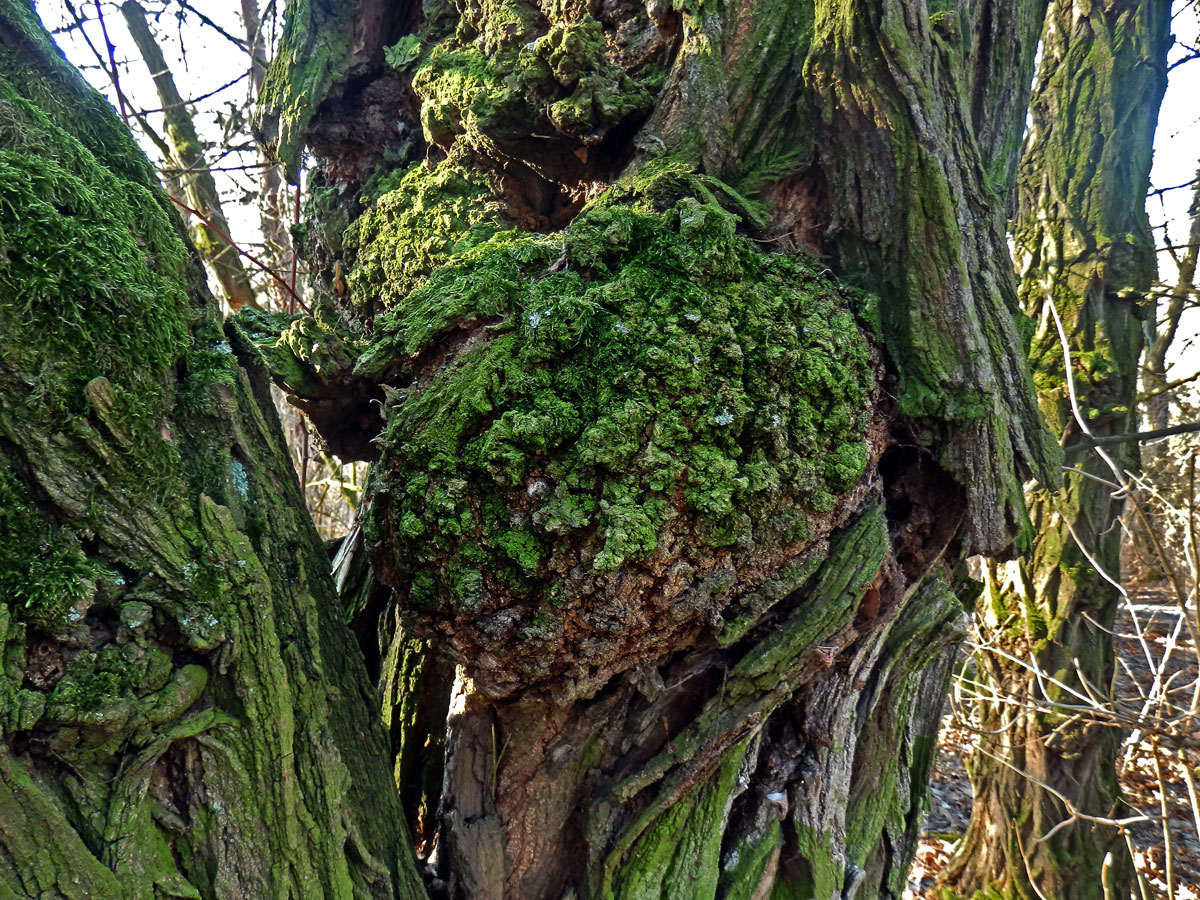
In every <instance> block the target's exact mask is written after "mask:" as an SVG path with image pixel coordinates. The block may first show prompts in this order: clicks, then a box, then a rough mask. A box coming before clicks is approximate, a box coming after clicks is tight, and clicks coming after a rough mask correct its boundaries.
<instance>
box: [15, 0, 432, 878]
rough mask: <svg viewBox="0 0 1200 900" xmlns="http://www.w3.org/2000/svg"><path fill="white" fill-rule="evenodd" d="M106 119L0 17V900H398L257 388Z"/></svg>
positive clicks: (392, 820) (386, 802) (368, 722)
mask: <svg viewBox="0 0 1200 900" xmlns="http://www.w3.org/2000/svg"><path fill="white" fill-rule="evenodd" d="M204 283H205V279H204V274H203V271H202V270H201V268H200V264H199V262H198V260H197V258H196V255H195V252H194V251H193V250H192V248H191V247H190V245H188V243H187V238H186V233H185V231H184V230H183V226H182V225H181V223H180V222H179V220H178V218H177V216H176V215H175V213H174V212H173V210H172V209H171V207H170V205H169V203H168V201H167V198H166V196H165V195H164V194H163V193H162V191H161V189H160V188H159V187H158V186H157V184H156V182H155V179H154V175H153V170H152V169H151V168H150V166H149V164H148V162H147V161H146V159H145V157H144V156H143V155H142V154H141V153H140V151H139V150H138V149H137V147H136V145H135V144H134V143H133V140H132V138H131V137H130V136H129V134H128V132H127V131H126V130H125V129H124V128H123V127H122V125H121V123H120V121H119V120H118V119H117V118H116V116H115V115H114V113H113V110H112V109H111V108H110V107H109V106H108V104H107V103H105V102H104V100H103V98H101V97H100V96H99V95H98V94H96V93H95V92H94V91H93V90H92V89H91V88H89V87H88V86H87V85H86V84H85V83H84V81H83V80H82V78H80V77H79V76H78V74H77V73H76V72H74V71H73V70H72V69H71V68H70V67H69V66H68V65H67V64H66V62H65V61H64V60H63V59H62V57H61V56H60V54H59V53H58V50H57V49H56V48H55V47H54V45H53V44H52V43H51V41H50V38H49V36H48V35H46V33H45V32H44V31H43V29H42V28H41V26H40V24H39V23H38V22H37V20H36V19H35V17H34V15H33V13H32V11H31V9H30V8H29V6H28V5H27V4H26V3H24V2H21V0H4V2H0V600H2V601H3V602H2V603H0V641H2V642H3V659H4V668H3V672H2V674H0V731H2V734H3V740H2V741H0V894H2V895H3V896H5V897H19V898H26V897H28V898H34V897H36V898H84V897H86V898H91V900H102V898H114V900H115V898H120V900H132V898H146V900H150V898H158V897H179V898H216V897H222V898H233V897H247V898H249V897H253V898H266V897H279V898H285V897H290V898H333V897H337V898H347V900H348V898H363V900H366V898H375V900H384V898H389V900H390V898H397V897H413V898H415V897H420V896H423V890H422V887H421V884H420V882H419V880H418V879H417V877H416V873H415V870H414V868H413V865H412V860H411V858H410V856H409V854H408V852H407V850H406V848H405V845H406V843H407V841H408V837H407V834H406V829H405V828H404V824H403V818H402V814H401V812H400V807H399V804H398V803H397V802H396V798H395V794H394V792H393V791H392V790H391V783H390V778H389V772H388V767H387V764H386V760H385V755H384V754H385V752H386V750H385V747H386V741H385V737H384V735H383V733H382V731H381V729H380V728H379V726H378V722H377V717H376V714H375V711H374V709H373V703H372V701H371V699H370V698H369V689H368V682H367V679H366V675H365V673H364V672H363V671H362V667H361V664H360V663H359V662H357V660H356V658H355V657H356V653H355V651H354V647H353V640H352V638H351V637H350V635H349V633H348V631H347V629H346V628H345V627H344V626H343V625H342V623H341V622H340V621H339V616H338V614H337V610H336V607H335V600H334V591H333V586H332V584H331V581H330V578H329V575H328V572H327V566H326V563H325V559H324V555H323V553H322V551H321V547H320V544H319V541H318V539H317V536H316V534H315V532H314V531H313V528H312V526H311V523H310V522H309V520H308V518H307V516H306V514H305V512H304V504H303V500H302V498H301V496H300V493H299V490H298V488H297V485H296V481H295V476H294V474H293V473H292V470H291V466H290V463H289V460H288V456H287V453H286V449H285V447H284V445H283V441H282V438H281V435H280V429H279V424H278V421H277V419H276V416H275V413H274V409H273V407H272V404H271V400H270V397H269V395H268V393H267V390H266V385H265V382H264V380H263V378H262V375H261V373H260V372H258V371H256V370H254V369H253V368H246V367H244V366H243V365H242V364H241V363H240V362H239V360H238V359H237V357H236V356H235V355H234V354H233V352H232V350H231V348H230V345H229V343H228V341H227V340H226V337H225V335H224V334H223V333H222V330H221V323H220V320H219V317H218V313H217V307H216V304H215V302H214V301H213V299H212V298H211V296H210V295H209V294H208V293H207V290H206V288H205V287H204Z"/></svg>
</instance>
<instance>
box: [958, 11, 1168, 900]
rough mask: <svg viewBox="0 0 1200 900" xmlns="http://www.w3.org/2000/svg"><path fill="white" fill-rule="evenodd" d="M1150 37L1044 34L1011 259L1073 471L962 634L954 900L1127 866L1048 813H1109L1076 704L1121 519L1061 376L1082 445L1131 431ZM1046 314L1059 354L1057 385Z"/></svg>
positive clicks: (1107, 837) (1089, 684)
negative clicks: (983, 635) (968, 712)
mask: <svg viewBox="0 0 1200 900" xmlns="http://www.w3.org/2000/svg"><path fill="white" fill-rule="evenodd" d="M1169 22H1170V4H1169V3H1167V2H1165V0H1129V2H1114V3H1104V4H1099V3H1096V4H1094V3H1091V2H1080V0H1061V2H1060V0H1054V2H1052V3H1051V6H1050V11H1049V13H1048V16H1047V20H1046V28H1045V31H1044V33H1043V40H1042V61H1041V69H1040V75H1039V79H1038V84H1037V86H1036V88H1035V90H1034V96H1033V102H1032V117H1033V123H1032V128H1031V133H1030V137H1029V140H1028V144H1027V147H1026V151H1025V155H1024V160H1023V162H1022V165H1021V170H1020V175H1019V187H1018V193H1019V203H1018V214H1017V217H1016V222H1015V232H1016V246H1017V261H1018V265H1019V268H1020V272H1021V297H1022V302H1023V304H1024V307H1025V309H1026V310H1027V311H1028V312H1029V315H1030V316H1031V317H1032V318H1033V319H1034V321H1035V322H1036V323H1037V326H1036V327H1037V330H1036V334H1035V337H1034V341H1033V352H1032V359H1033V363H1034V377H1035V382H1036V384H1037V386H1038V393H1039V398H1040V402H1041V405H1042V408H1043V410H1044V411H1045V413H1046V416H1047V418H1048V419H1049V421H1050V423H1051V425H1052V426H1053V427H1054V429H1055V431H1056V433H1058V434H1060V435H1061V436H1062V440H1063V443H1064V444H1065V445H1066V446H1067V448H1068V451H1067V464H1068V465H1070V466H1074V467H1076V468H1078V469H1079V470H1080V471H1081V472H1082V473H1086V474H1081V475H1078V476H1071V477H1069V478H1068V479H1067V482H1066V485H1065V488H1064V490H1063V491H1062V492H1061V493H1059V494H1057V495H1053V496H1052V495H1049V494H1047V493H1045V492H1038V493H1036V494H1035V495H1034V497H1033V498H1032V504H1031V511H1032V520H1033V525H1034V528H1035V530H1036V537H1035V539H1034V542H1033V547H1032V552H1031V553H1030V554H1029V555H1028V556H1027V557H1024V558H1023V559H1021V560H1019V561H1017V562H1012V563H1008V564H1006V565H1005V566H996V565H993V566H992V567H991V568H990V572H989V583H988V587H987V594H986V601H985V602H984V603H983V604H982V609H981V622H983V624H984V627H985V629H986V631H987V632H989V633H990V634H991V636H992V637H993V639H994V640H995V642H996V648H997V649H998V651H999V652H998V653H994V652H989V651H984V652H981V653H980V654H978V656H977V660H976V662H977V666H978V669H977V677H978V678H979V680H980V682H981V692H982V693H983V694H985V695H987V694H990V693H991V692H992V691H995V699H994V700H993V701H985V702H984V703H983V710H984V715H983V717H982V724H981V726H980V727H981V729H982V731H981V738H980V741H981V743H980V747H979V750H978V751H977V753H976V755H975V757H974V759H973V760H972V764H971V781H972V786H973V788H974V791H975V806H974V811H973V816H972V819H971V824H970V827H969V829H968V832H967V835H966V837H965V838H964V839H963V841H962V843H961V845H960V848H959V851H958V853H957V856H956V859H955V860H954V862H953V863H952V865H951V866H949V867H948V868H947V870H946V872H945V879H946V883H947V884H949V885H951V886H952V887H954V888H955V889H956V891H957V892H958V893H960V894H963V895H971V894H973V893H974V892H976V891H985V892H988V896H992V894H993V893H995V894H996V895H999V896H1005V897H1021V898H1029V900H1035V898H1038V897H1053V898H1067V897H1070V898H1092V897H1094V898H1101V897H1124V896H1127V895H1128V893H1129V886H1130V885H1129V878H1130V877H1131V870H1130V867H1129V859H1128V853H1127V850H1126V847H1125V843H1124V840H1123V838H1122V837H1121V835H1120V834H1119V833H1118V831H1117V829H1116V828H1113V827H1108V826H1105V825H1101V824H1097V823H1095V822H1094V821H1088V820H1085V819H1078V818H1076V819H1074V820H1072V821H1070V823H1069V824H1067V825H1065V826H1063V827H1057V828H1056V827H1055V826H1058V825H1059V824H1060V823H1062V822H1064V821H1065V820H1068V819H1071V812H1070V811H1069V809H1068V805H1069V807H1070V808H1071V809H1073V810H1074V811H1077V812H1078V813H1080V814H1082V815H1084V816H1092V817H1102V818H1103V817H1110V818H1121V817H1122V816H1123V815H1124V814H1125V810H1124V809H1123V807H1122V805H1121V802H1120V792H1119V787H1118V784H1117V780H1116V771H1115V760H1116V754H1117V750H1118V747H1119V744H1120V731H1119V730H1118V729H1116V728H1113V727H1112V726H1111V725H1109V724H1105V723H1104V722H1103V721H1102V720H1103V718H1104V717H1103V714H1102V713H1101V714H1100V715H1096V716H1093V715H1089V714H1088V713H1087V711H1086V707H1087V705H1088V703H1087V701H1086V699H1081V698H1088V697H1092V698H1094V702H1095V703H1097V704H1099V705H1100V707H1103V706H1104V705H1106V704H1108V703H1109V702H1111V701H1110V686H1111V682H1112V676H1113V664H1114V663H1113V647H1112V639H1111V634H1110V630H1111V628H1112V625H1113V619H1114V616H1115V614H1116V611H1117V606H1118V603H1119V601H1120V595H1119V593H1118V591H1117V589H1116V588H1115V587H1114V586H1113V585H1112V584H1111V583H1110V582H1109V581H1108V579H1107V577H1106V576H1105V574H1103V573H1107V575H1108V576H1111V577H1118V576H1119V569H1120V561H1119V560H1120V545H1121V532H1120V528H1119V527H1118V526H1117V524H1116V520H1117V518H1118V516H1119V514H1120V512H1121V503H1120V501H1119V500H1114V499H1113V497H1112V488H1111V487H1109V486H1107V485H1108V483H1110V482H1112V480H1113V479H1114V478H1115V477H1117V476H1116V475H1114V473H1113V471H1112V469H1111V468H1110V467H1109V466H1108V465H1107V464H1106V462H1105V461H1104V459H1102V458H1101V456H1100V455H1099V454H1097V453H1096V451H1094V450H1092V449H1089V447H1088V445H1087V443H1086V441H1085V440H1083V435H1082V433H1081V428H1080V426H1079V425H1078V423H1077V422H1076V420H1075V418H1074V416H1073V414H1072V410H1071V406H1070V397H1069V391H1068V384H1067V378H1068V377H1069V378H1071V379H1072V380H1073V383H1074V388H1075V390H1076V392H1077V393H1078V402H1079V406H1080V410H1081V414H1082V415H1083V416H1084V417H1085V419H1086V422H1087V428H1088V430H1089V431H1090V432H1091V433H1093V434H1096V435H1104V434H1120V433H1126V432H1130V431H1133V430H1135V423H1136V416H1135V411H1134V397H1135V394H1136V390H1137V381H1138V378H1137V363H1138V355H1139V352H1140V350H1141V336H1142V328H1141V323H1140V321H1139V316H1141V315H1142V314H1143V312H1142V309H1141V307H1140V304H1141V303H1142V302H1143V298H1144V297H1145V295H1146V293H1147V292H1148V290H1149V288H1150V285H1151V282H1152V280H1153V276H1154V265H1155V263H1154V243H1153V240H1152V237H1151V233H1150V228H1149V222H1148V221H1147V218H1146V212H1145V204H1144V202H1143V199H1142V198H1144V197H1145V195H1146V191H1147V189H1148V187H1149V173H1150V162H1151V155H1152V145H1153V136H1154V126H1155V122H1156V120H1157V117H1158V106H1159V101H1160V100H1161V98H1162V92H1163V90H1164V88H1165V86H1166V52H1167V49H1168V47H1169V44H1170V36H1169V31H1168V28H1169ZM1055 310H1057V312H1058V314H1059V315H1060V316H1061V318H1062V325H1063V328H1064V330H1065V334H1066V337H1067V341H1068V344H1069V348H1070V357H1071V362H1072V366H1071V370H1070V373H1069V376H1068V373H1067V371H1066V367H1065V364H1064V352H1063V348H1062V342H1061V340H1060V337H1059V331H1058V328H1057V327H1056V325H1055V321H1054V311H1055ZM1107 452H1108V454H1109V455H1110V457H1111V459H1112V461H1113V463H1115V465H1116V466H1117V467H1118V471H1119V472H1120V471H1124V470H1125V469H1127V468H1128V469H1132V468H1134V467H1135V466H1136V462H1137V451H1136V446H1135V445H1132V444H1123V445H1118V446H1117V447H1115V448H1110V449H1108V450H1107ZM1088 476H1092V477H1088ZM1097 479H1099V480H1097ZM1081 547H1082V549H1081ZM1089 557H1090V558H1089ZM1097 567H1099V569H1102V570H1103V573H1102V572H1101V571H1100V570H1099V569H1098V568H1097ZM1005 654H1009V655H1011V656H1008V655H1005ZM1011 657H1017V658H1019V659H1022V660H1026V661H1027V662H1026V663H1016V662H1014V661H1013V659H1012V658H1011ZM1029 666H1032V667H1034V668H1036V670H1037V671H1038V672H1040V673H1043V674H1041V675H1035V673H1034V672H1033V671H1031V669H1030V668H1029ZM1081 708H1082V711H1081ZM1041 785H1045V786H1047V787H1046V788H1044V787H1042V786H1041ZM1056 794H1057V795H1056ZM1060 797H1065V798H1066V802H1064V801H1063V800H1062V799H1060ZM1051 830H1053V834H1052V835H1050V836H1049V837H1048V838H1046V839H1044V840H1043V837H1044V836H1046V835H1047V834H1048V833H1050V832H1051ZM1109 855H1111V857H1112V858H1111V862H1110V864H1106V863H1105V858H1106V857H1107V856H1109ZM1102 874H1103V875H1104V877H1102Z"/></svg>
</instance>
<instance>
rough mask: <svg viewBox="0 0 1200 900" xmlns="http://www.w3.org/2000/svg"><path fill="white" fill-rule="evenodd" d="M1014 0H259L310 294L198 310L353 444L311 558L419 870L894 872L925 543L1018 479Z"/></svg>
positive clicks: (463, 883) (575, 888)
mask: <svg viewBox="0 0 1200 900" xmlns="http://www.w3.org/2000/svg"><path fill="white" fill-rule="evenodd" d="M1042 8H1043V6H1042V4H1039V3H1036V2H1020V0H1006V2H1005V0H1002V2H982V3H969V4H968V3H963V4H961V5H956V4H951V6H950V7H949V8H946V9H943V10H942V11H940V12H938V13H936V14H935V15H933V16H932V17H931V16H929V15H928V14H927V12H926V7H925V5H924V4H919V3H916V2H906V0H871V2H868V0H817V2H811V0H810V2H800V3H796V2H791V0H788V2H782V0H749V2H746V0H743V2H739V3H733V2H721V0H714V2H677V3H667V2H657V0H655V2H649V3H645V4H642V3H637V2H632V0H606V2H592V3H585V2H581V0H567V2H562V3H540V4H538V3H534V2H531V0H480V2H468V0H432V2H428V3H425V4H424V5H422V6H421V7H420V8H417V6H416V5H415V4H382V3H378V2H371V0H362V2H359V3H332V2H328V0H300V2H297V3H294V4H293V5H292V6H291V7H290V10H289V20H288V24H287V30H286V36H285V40H284V45H283V48H282V51H281V54H280V58H279V59H278V60H277V61H276V63H275V64H274V65H273V67H272V69H271V72H270V73H269V75H268V79H267V81H266V83H265V87H264V102H263V107H262V110H261V113H262V115H261V118H260V122H259V126H260V129H261V132H262V135H263V137H264V139H265V140H266V142H267V143H268V144H269V145H270V146H272V147H273V148H274V149H275V151H276V153H277V154H278V155H279V157H280V159H281V161H282V162H283V163H284V164H285V165H286V166H287V167H288V169H289V170H290V171H292V172H293V173H294V172H295V169H296V167H297V165H298V161H299V157H300V153H301V150H302V149H303V148H304V147H307V148H308V149H309V150H311V152H312V153H313V162H314V166H315V168H314V169H313V170H312V171H311V172H310V176H309V182H308V183H309V184H310V186H311V188H312V190H311V191H310V195H309V198H308V216H307V220H306V223H305V226H304V227H305V231H306V242H305V243H306V249H307V253H308V256H309V259H310V263H311V266H312V269H313V270H314V271H315V272H316V284H315V286H314V287H315V291H316V293H317V296H318V300H317V304H316V306H315V307H314V309H315V315H314V316H312V317H298V318H290V319H272V318H270V317H262V316H259V315H242V316H239V317H238V320H237V323H236V326H235V327H236V328H237V335H238V342H239V347H240V348H241V349H242V350H243V352H245V353H247V354H255V353H258V354H260V355H261V359H262V360H263V363H264V365H265V366H266V367H267V368H269V369H271V370H272V371H274V372H275V373H276V378H277V381H278V382H279V383H280V384H281V386H283V387H284V388H285V390H289V391H290V392H292V393H293V394H294V395H295V400H296V402H297V403H298V404H301V405H308V406H309V407H310V408H312V409H314V410H318V411H319V412H318V415H319V419H320V420H321V421H323V422H324V423H325V424H324V425H321V424H320V422H318V427H319V428H321V430H322V432H323V434H325V436H326V438H327V440H329V442H330V444H331V446H334V447H335V448H337V449H339V451H344V452H346V453H348V454H350V455H354V456H356V457H357V458H367V459H373V460H376V462H375V465H374V467H373V471H372V476H371V480H370V487H369V489H368V492H367V493H368V496H367V497H366V498H365V501H364V515H363V520H362V527H361V531H358V532H356V537H355V538H354V540H353V542H352V543H350V544H348V545H347V548H346V549H345V552H344V554H343V559H344V560H347V561H354V564H353V565H352V566H350V565H349V564H348V565H347V568H346V577H345V578H344V580H343V583H344V584H346V585H347V586H353V587H352V588H350V589H348V590H347V591H346V592H345V594H344V597H345V600H346V604H347V609H348V611H349V612H350V614H351V615H352V617H353V620H354V630H355V633H356V634H358V635H359V636H360V638H361V639H363V640H364V644H365V646H364V649H365V650H366V652H367V655H368V658H369V659H372V660H378V661H379V665H380V667H381V673H380V682H381V685H382V686H383V688H384V691H383V699H384V714H385V717H386V718H387V719H388V720H389V722H390V723H391V726H392V736H393V750H394V752H395V754H396V758H397V765H396V772H397V778H398V783H399V786H400V788H401V790H402V791H403V792H404V795H405V798H406V799H405V807H406V810H407V812H408V814H409V816H410V819H411V821H412V822H413V823H414V828H415V830H416V831H417V833H418V834H419V835H420V841H421V843H420V846H419V852H420V854H421V858H422V859H423V860H424V861H425V862H426V863H427V866H428V868H427V871H428V874H429V879H430V881H429V884H430V887H431V890H432V891H433V892H434V894H435V895H437V896H447V897H451V898H484V897H487V898H491V897H497V898H499V897H511V898H553V900H557V898H560V897H568V896H577V897H581V898H582V897H586V898H596V900H601V898H615V897H629V898H634V897H673V898H674V897H678V898H692V897H694V898H703V900H710V898H713V897H715V896H718V895H719V896H721V897H736V898H739V900H743V898H745V900H751V898H754V900H759V898H765V897H767V896H773V895H777V896H779V897H795V898H797V900H803V898H811V897H820V898H832V897H842V898H847V900H848V898H852V897H856V896H857V897H862V898H866V897H889V896H892V897H898V896H899V895H900V893H901V892H902V890H903V885H904V880H905V875H906V872H907V869H908V861H909V857H910V855H911V852H912V849H913V846H914V841H915V838H916V833H917V831H916V829H917V828H918V820H919V807H920V798H921V795H922V792H923V791H924V788H925V783H926V778H927V772H928V765H929V761H930V757H931V753H932V747H933V735H934V732H935V729H936V723H937V720H938V714H939V712H940V708H941V696H942V691H943V689H944V685H945V679H946V676H947V673H948V666H949V661H950V659H951V656H952V653H953V648H954V646H955V645H956V643H957V641H958V640H959V637H960V628H961V620H962V614H963V609H962V607H961V606H960V605H959V602H958V601H957V600H956V599H955V598H954V594H953V593H952V592H951V590H950V586H951V585H953V586H954V587H955V589H956V590H957V591H959V592H960V595H965V588H964V586H963V585H962V583H961V581H960V578H959V576H958V574H957V573H958V571H959V566H958V564H959V561H960V559H961V558H962V556H963V555H964V554H966V553H968V552H978V551H980V550H982V551H990V552H998V551H1002V550H1004V549H1005V548H1007V547H1008V546H1009V545H1010V544H1011V542H1012V540H1013V538H1014V535H1015V534H1016V533H1017V531H1018V528H1019V527H1020V526H1021V524H1022V523H1023V522H1024V512H1023V510H1024V505H1023V502H1024V501H1023V497H1022V492H1021V485H1022V482H1023V481H1024V479H1025V478H1026V477H1027V476H1028V475H1030V474H1032V475H1034V476H1037V477H1040V478H1042V479H1043V480H1044V481H1045V482H1046V483H1048V484H1053V483H1055V481H1056V479H1057V476H1056V474H1055V472H1056V471H1057V466H1058V463H1059V451H1058V450H1057V448H1056V446H1055V445H1054V443H1053V441H1052V439H1051V436H1050V435H1049V433H1048V432H1047V431H1046V429H1045V427H1044V424H1043V422H1042V419H1041V415H1040V413H1039V411H1038V409H1037V407H1036V403H1035V399H1034V394H1033V391H1032V389H1031V384H1030V379H1029V374H1028V368H1027V363H1026V360H1025V349H1026V347H1027V343H1026V339H1025V336H1024V334H1025V333H1024V331H1023V330H1022V326H1021V323H1022V322H1023V321H1024V320H1023V318H1022V317H1021V315H1020V312H1019V309H1018V302H1017V292H1016V287H1015V283H1014V279H1013V274H1012V267H1011V262H1010V260H1009V258H1008V253H1007V247H1006V245H1005V241H1004V237H1003V227H1002V223H1003V219H1004V209H1005V204H1006V202H1007V200H1008V198H1009V197H1010V196H1011V188H1012V179H1013V174H1014V170H1015V164H1016V148H1017V146H1018V143H1019V136H1020V132H1021V128H1022V125H1023V121H1024V109H1025V103H1026V98H1027V96H1028V85H1029V84H1030V82H1031V76H1032V50H1033V45H1034V41H1033V38H1034V37H1035V36H1036V34H1037V30H1038V28H1039V26H1040V22H1041V12H1042ZM781 251H782V252H781ZM804 253H809V254H816V255H815V256H806V255H802V254H804ZM818 259H820V260H822V261H820V262H818ZM343 395H345V396H349V397H351V398H353V399H352V400H351V401H350V402H349V403H347V404H346V406H345V409H346V414H344V415H339V414H338V402H339V401H338V398H339V397H340V396H343ZM372 401H374V402H372ZM372 409H378V410H379V411H380V413H381V414H382V421H380V420H374V421H372V420H371V417H370V416H369V415H364V413H369V412H370V411H371V410H372ZM368 557H369V559H370V565H369V567H364V565H363V560H364V559H365V558H368ZM373 578H374V579H378V580H379V581H380V582H382V585H380V584H378V583H374V584H373V583H372V579H373ZM452 670H453V671H454V676H453V681H452V683H451V681H450V678H449V673H450V672H451V671H452ZM414 691H415V692H420V696H421V697H422V698H423V699H422V700H420V701H417V700H414V698H413V697H412V695H411V694H412V692H414ZM438 772H440V773H441V777H440V780H439V778H438V774H437V773H438ZM433 810H437V813H436V815H434V814H433V813H432V812H431V811H433Z"/></svg>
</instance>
